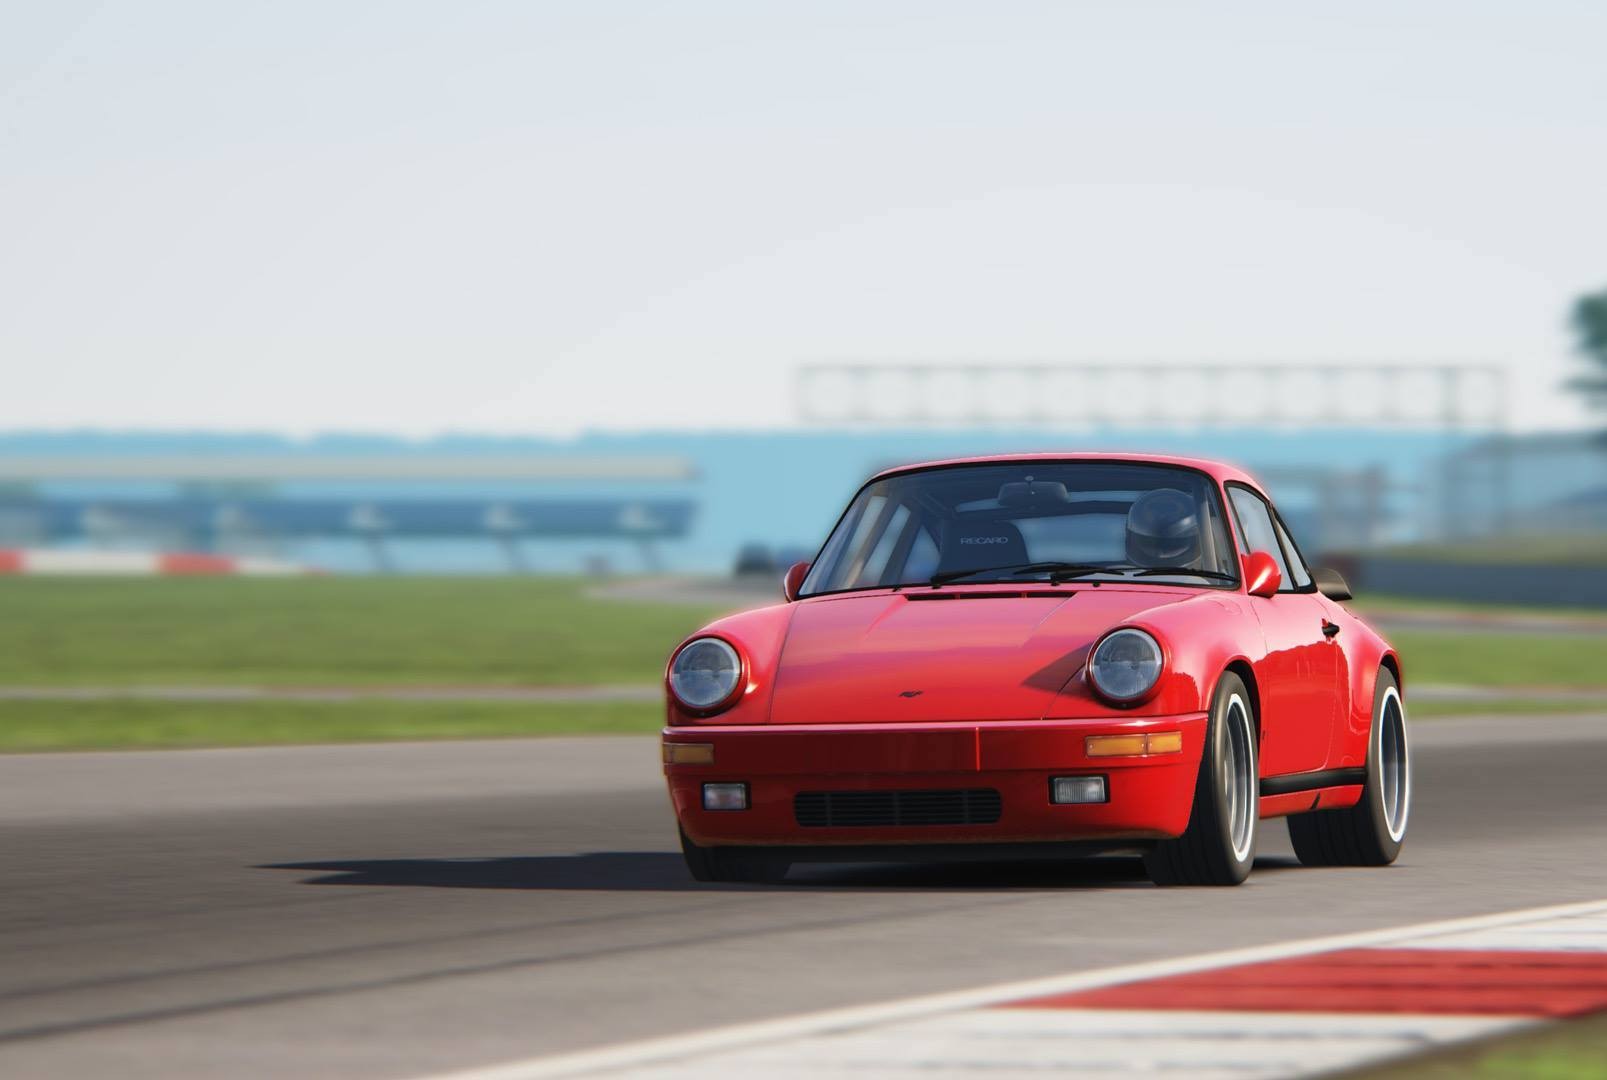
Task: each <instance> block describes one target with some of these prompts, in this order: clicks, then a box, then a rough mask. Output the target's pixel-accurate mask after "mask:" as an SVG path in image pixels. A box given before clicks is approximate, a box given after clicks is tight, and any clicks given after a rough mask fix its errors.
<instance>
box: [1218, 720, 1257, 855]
mask: <svg viewBox="0 0 1607 1080" xmlns="http://www.w3.org/2000/svg"><path fill="white" fill-rule="evenodd" d="M1222 719H1223V720H1224V721H1225V722H1226V724H1227V731H1226V733H1225V734H1226V738H1225V739H1224V740H1223V744H1222V790H1223V791H1224V792H1225V793H1226V794H1227V800H1228V807H1227V810H1228V812H1227V824H1228V842H1229V843H1230V844H1231V845H1232V846H1233V857H1234V858H1235V859H1237V860H1238V861H1239V862H1243V861H1244V860H1245V859H1248V858H1249V857H1250V848H1251V847H1252V846H1253V845H1254V843H1255V824H1256V819H1257V818H1258V816H1259V809H1260V808H1259V806H1258V805H1257V799H1256V787H1257V783H1256V775H1255V773H1256V769H1255V752H1254V750H1253V747H1254V746H1255V741H1254V737H1253V736H1252V735H1251V734H1250V710H1249V709H1248V708H1247V707H1246V706H1245V704H1244V699H1243V698H1241V697H1239V695H1238V694H1234V695H1233V696H1232V697H1230V698H1228V707H1227V711H1226V712H1225V713H1224V714H1223V717H1222Z"/></svg>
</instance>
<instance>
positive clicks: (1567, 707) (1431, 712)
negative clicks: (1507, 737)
mask: <svg viewBox="0 0 1607 1080" xmlns="http://www.w3.org/2000/svg"><path fill="white" fill-rule="evenodd" d="M1407 697H1408V698H1410V697H1411V695H1410V694H1408V695H1407ZM1408 707H1409V708H1410V710H1411V716H1412V719H1413V720H1432V719H1433V718H1434V717H1437V716H1479V715H1483V714H1485V713H1494V714H1503V713H1504V714H1506V715H1509V716H1530V715H1538V714H1542V713H1558V714H1560V713H1597V714H1602V715H1607V693H1604V694H1603V695H1602V696H1601V697H1599V698H1572V699H1565V698H1522V697H1512V698H1507V697H1500V698H1478V699H1474V700H1468V701H1438V700H1432V699H1418V700H1415V701H1410V702H1409V705H1408Z"/></svg>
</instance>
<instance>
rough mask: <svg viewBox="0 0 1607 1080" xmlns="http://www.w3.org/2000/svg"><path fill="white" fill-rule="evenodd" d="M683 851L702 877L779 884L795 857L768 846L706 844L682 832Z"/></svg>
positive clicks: (689, 867)
mask: <svg viewBox="0 0 1607 1080" xmlns="http://www.w3.org/2000/svg"><path fill="white" fill-rule="evenodd" d="M681 855H682V857H684V858H685V859H686V868H687V870H689V871H690V872H691V874H692V877H693V878H695V879H696V880H698V881H746V882H758V883H765V884H775V883H776V882H779V881H781V880H782V879H783V878H785V877H786V876H787V871H788V870H789V869H791V868H792V861H791V860H790V859H788V858H787V857H786V856H784V855H779V854H777V853H776V852H774V851H771V850H768V849H766V848H740V847H703V846H701V845H699V844H695V843H693V842H692V839H691V838H690V837H689V836H687V835H686V832H685V830H682V832H681Z"/></svg>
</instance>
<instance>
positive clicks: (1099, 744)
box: [1083, 731, 1183, 757]
mask: <svg viewBox="0 0 1607 1080" xmlns="http://www.w3.org/2000/svg"><path fill="white" fill-rule="evenodd" d="M1083 749H1084V750H1085V751H1086V752H1087V754H1088V756H1089V757H1148V756H1149V755H1150V754H1181V753H1182V752H1183V733H1182V732H1181V731H1152V732H1150V733H1149V734H1148V735H1090V736H1088V738H1087V739H1086V740H1085V741H1084V742H1083Z"/></svg>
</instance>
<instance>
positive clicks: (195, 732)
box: [0, 700, 664, 753]
mask: <svg viewBox="0 0 1607 1080" xmlns="http://www.w3.org/2000/svg"><path fill="white" fill-rule="evenodd" d="M663 719H664V710H663V706H661V705H658V704H656V703H653V702H622V703H608V704H602V703H598V704H593V703H586V704H577V705H570V704H557V703H553V704H548V703H545V702H543V703H535V704H532V703H527V702H518V703H513V702H465V703H462V704H459V703H456V702H436V701H429V702H414V701H403V702H397V701H365V700H357V701H342V702H277V701H274V702H224V703H217V704H214V703H205V702H167V701H91V702H77V701H13V702H5V703H4V704H3V705H0V752H5V753H24V752H28V751H41V750H139V749H158V748H177V747H203V746H271V745H276V744H287V743H301V744H305V743H340V742H386V741H398V740H412V739H486V738H513V737H529V736H534V735H642V734H650V733H653V732H656V731H658V730H659V728H660V726H661V725H662V723H663Z"/></svg>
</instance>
